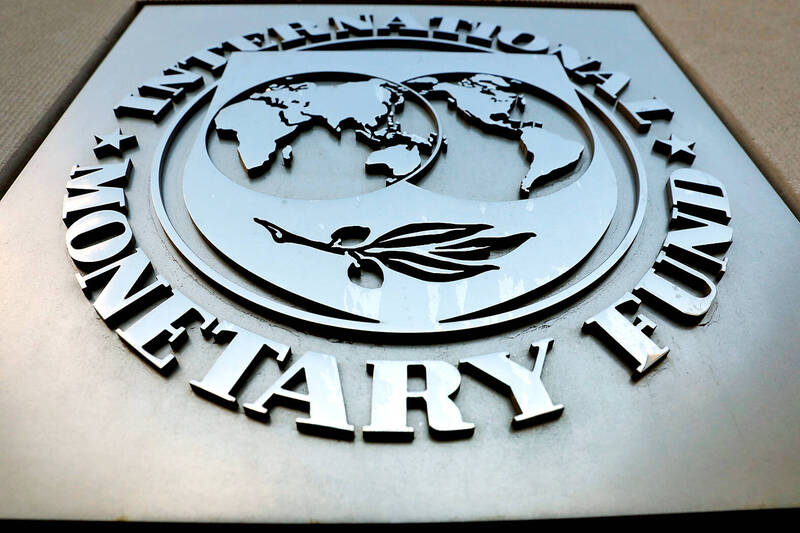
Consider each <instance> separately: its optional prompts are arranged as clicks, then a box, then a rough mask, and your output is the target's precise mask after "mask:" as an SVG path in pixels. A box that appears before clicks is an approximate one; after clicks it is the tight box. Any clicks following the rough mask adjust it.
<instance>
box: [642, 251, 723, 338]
mask: <svg viewBox="0 0 800 533" xmlns="http://www.w3.org/2000/svg"><path fill="white" fill-rule="evenodd" d="M657 272H661V273H663V274H667V275H669V276H671V277H673V278H675V279H678V280H680V281H681V282H683V283H684V284H686V285H688V286H690V287H692V288H694V289H696V290H697V291H699V292H700V293H701V294H702V296H696V295H695V294H692V293H690V292H689V291H687V290H686V289H684V288H683V287H680V286H678V285H676V284H675V283H673V282H671V281H668V280H667V279H665V278H664V277H662V276H659V275H658V274H657ZM633 293H634V294H636V295H637V296H639V297H644V296H648V297H650V299H651V301H655V302H656V303H661V304H663V305H665V306H666V307H667V309H669V310H670V311H672V312H673V313H675V314H677V316H678V318H680V319H683V320H685V321H688V322H692V323H695V322H699V321H700V319H701V318H703V315H705V314H706V313H707V312H708V310H709V308H710V307H711V304H712V303H713V302H714V298H716V296H717V287H716V286H715V285H714V282H713V281H711V280H710V279H708V277H707V276H705V275H704V274H702V273H700V272H698V271H697V270H695V269H693V268H689V267H688V266H686V265H684V264H683V263H679V262H678V261H675V260H674V259H672V258H670V257H668V256H667V254H665V253H664V252H661V253H659V254H658V258H657V259H656V261H655V264H654V265H653V268H651V269H650V270H649V271H648V272H647V274H645V275H644V277H643V278H642V280H641V281H640V282H639V283H638V285H636V287H635V288H634V289H633Z"/></svg>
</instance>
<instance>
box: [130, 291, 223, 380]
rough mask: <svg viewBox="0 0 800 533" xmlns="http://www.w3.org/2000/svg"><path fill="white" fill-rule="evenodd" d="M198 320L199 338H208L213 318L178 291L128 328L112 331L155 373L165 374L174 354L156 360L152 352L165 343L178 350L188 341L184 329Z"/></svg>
mask: <svg viewBox="0 0 800 533" xmlns="http://www.w3.org/2000/svg"><path fill="white" fill-rule="evenodd" d="M198 321H199V322H201V325H200V331H201V332H202V333H203V336H205V337H208V336H210V335H211V330H212V328H213V327H214V325H216V323H217V319H216V317H214V315H212V314H211V313H209V312H208V311H206V310H205V309H203V308H202V307H199V306H198V305H196V304H195V303H194V302H192V301H191V300H189V298H187V297H186V296H184V295H183V294H181V293H180V292H178V291H175V290H173V293H172V295H171V296H170V297H169V298H167V299H166V300H164V301H163V302H161V303H159V304H158V306H156V307H154V308H153V309H151V310H150V311H148V312H147V314H145V315H144V316H143V317H141V318H140V319H139V320H137V321H136V322H134V323H133V325H131V326H130V327H129V328H128V329H126V330H124V331H123V330H122V329H117V330H116V331H117V335H119V336H120V338H121V339H122V340H123V341H125V343H126V344H127V345H128V346H130V347H131V348H132V349H133V350H134V351H135V352H136V353H137V354H138V355H139V356H140V357H141V358H142V359H144V360H145V361H147V362H148V363H150V364H151V365H153V367H154V368H155V369H156V370H158V371H159V372H162V373H167V372H168V371H170V370H171V369H172V368H173V367H174V366H175V365H177V364H178V360H177V359H176V357H175V354H174V353H172V352H169V353H168V354H167V355H166V356H165V357H163V358H160V357H157V356H156V355H155V354H154V351H155V350H157V349H158V348H159V347H161V346H163V345H164V344H165V343H169V345H170V347H171V348H172V349H173V350H175V349H177V348H178V347H180V346H181V345H182V344H183V343H184V342H186V339H187V338H188V334H187V332H186V326H188V325H189V324H191V323H192V322H198Z"/></svg>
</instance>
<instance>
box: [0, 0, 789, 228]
mask: <svg viewBox="0 0 800 533" xmlns="http://www.w3.org/2000/svg"><path fill="white" fill-rule="evenodd" d="M156 3H157V2H156ZM215 3H220V2H219V1H217V2H215ZM441 3H448V2H447V1H446V0H442V1H441ZM462 3H464V2H462ZM522 3H523V2H515V4H522ZM526 3H527V4H531V5H535V4H537V2H526ZM547 3H548V4H553V3H554V2H547ZM556 3H562V2H556ZM570 3H574V2H563V4H565V5H569V4H570ZM590 3H594V2H581V4H584V5H585V4H590ZM596 3H597V4H599V5H602V4H603V2H596ZM635 5H636V7H637V10H638V12H639V14H640V16H642V18H643V19H644V20H645V22H647V24H648V25H649V26H650V27H651V29H652V30H653V31H654V33H655V34H656V35H657V36H658V38H659V39H661V41H662V43H664V45H665V46H666V47H667V48H668V50H670V51H671V53H672V55H673V57H674V58H675V59H676V60H677V61H678V63H679V64H680V65H681V66H682V67H683V69H684V70H685V71H687V74H689V76H690V77H691V78H692V79H693V80H694V82H695V84H696V85H697V87H698V88H699V89H700V91H701V92H702V93H703V94H704V95H705V97H706V98H707V99H708V100H709V102H710V103H711V104H712V105H713V106H714V108H715V109H716V111H717V112H718V113H719V114H720V115H721V117H722V119H723V120H724V121H725V123H726V124H727V125H728V127H729V128H730V129H731V130H732V132H733V133H734V135H735V136H736V137H737V139H738V140H739V142H740V143H741V144H742V145H743V146H744V147H745V149H746V150H747V151H748V153H749V154H750V156H751V157H752V158H753V159H754V160H755V162H756V164H757V165H758V166H759V167H760V168H761V170H762V171H763V172H764V174H765V175H766V176H767V178H768V179H769V180H770V181H771V183H772V184H773V186H774V187H775V189H776V190H777V191H778V192H779V193H780V194H781V196H782V197H783V198H784V200H785V201H786V202H787V203H788V204H789V205H790V207H791V208H792V210H793V211H794V213H795V214H796V215H798V216H800V155H799V154H798V150H797V147H796V145H797V142H798V140H800V125H799V124H800V105H798V103H797V100H798V98H797V97H798V96H800V90H798V87H797V85H798V82H800V61H798V47H799V45H800V37H798V34H797V28H798V27H800V1H796V0H639V1H638V2H635ZM136 10H137V4H136V1H135V0H24V1H23V0H16V1H15V0H0V44H2V46H0V109H2V112H3V115H2V117H3V120H2V128H0V194H2V192H4V191H5V190H6V188H7V186H8V184H9V183H10V182H11V181H12V180H13V179H14V178H15V177H16V175H17V173H18V172H19V171H20V170H21V169H22V167H23V166H24V164H25V162H26V161H27V160H28V158H29V157H30V155H31V154H32V153H33V151H35V149H36V147H37V146H38V145H39V143H40V142H41V140H42V139H43V138H44V136H45V135H46V134H47V132H48V131H49V129H50V127H51V126H52V125H53V123H54V122H55V121H56V120H57V119H58V117H59V116H60V115H61V113H62V112H63V110H64V109H65V108H66V106H67V105H68V104H69V102H70V100H71V99H72V97H73V95H74V94H75V93H77V91H78V90H80V87H81V85H82V84H83V81H84V80H85V79H86V77H87V76H88V75H89V74H91V72H92V70H93V69H94V66H95V65H97V63H98V62H99V61H100V59H102V57H103V55H104V54H105V52H106V51H107V50H108V49H109V48H110V47H111V46H112V45H113V42H114V40H115V38H116V37H117V36H118V35H119V34H120V32H122V31H123V30H124V28H125V26H126V25H127V23H128V22H129V21H130V20H131V19H132V17H133V16H134V15H135V13H136Z"/></svg>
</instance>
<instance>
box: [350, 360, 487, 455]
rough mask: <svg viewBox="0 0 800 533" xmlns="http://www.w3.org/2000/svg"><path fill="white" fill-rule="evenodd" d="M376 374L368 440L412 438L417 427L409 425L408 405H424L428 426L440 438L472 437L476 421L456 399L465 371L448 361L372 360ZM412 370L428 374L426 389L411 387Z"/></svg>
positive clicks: (369, 368) (366, 428)
mask: <svg viewBox="0 0 800 533" xmlns="http://www.w3.org/2000/svg"><path fill="white" fill-rule="evenodd" d="M367 372H368V373H370V374H372V416H371V419H370V425H368V426H364V428H363V432H364V440H372V441H386V440H390V441H394V440H398V441H410V440H412V439H413V438H414V428H412V427H410V426H408V425H407V418H406V415H407V412H408V408H409V407H412V408H423V409H425V410H426V411H427V415H428V428H429V430H430V433H431V435H432V436H433V437H434V438H438V439H456V438H464V437H470V436H472V434H473V433H474V432H475V424H471V423H468V422H464V420H463V419H462V418H461V411H459V409H458V406H457V405H456V404H455V402H454V401H453V398H455V396H456V395H457V394H458V389H459V387H460V386H461V374H460V373H459V372H458V370H457V369H456V367H454V366H453V365H451V364H450V363H446V362H444V361H417V362H412V361H368V362H367ZM409 372H412V373H415V375H420V376H421V377H424V378H425V390H423V391H413V392H412V391H409V390H408V377H409Z"/></svg>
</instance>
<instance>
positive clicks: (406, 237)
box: [254, 218, 536, 283]
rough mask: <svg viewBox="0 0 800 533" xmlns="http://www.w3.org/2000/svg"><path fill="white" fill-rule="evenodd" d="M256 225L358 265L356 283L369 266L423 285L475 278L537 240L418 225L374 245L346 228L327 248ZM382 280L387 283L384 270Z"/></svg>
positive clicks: (362, 231) (482, 228)
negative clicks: (524, 245) (408, 277)
mask: <svg viewBox="0 0 800 533" xmlns="http://www.w3.org/2000/svg"><path fill="white" fill-rule="evenodd" d="M254 220H255V222H256V223H258V224H260V225H261V226H264V227H265V228H266V229H267V230H268V231H269V232H270V234H271V235H272V238H273V240H275V242H280V243H293V244H299V245H304V246H309V247H311V248H315V249H317V250H322V251H325V252H329V253H334V254H339V255H346V256H349V257H350V258H352V260H353V263H352V264H351V266H350V268H349V269H348V274H349V275H350V278H351V280H353V281H354V283H355V282H357V279H358V277H359V276H360V272H361V271H362V270H363V268H364V267H367V266H369V269H370V270H371V271H373V272H374V271H375V269H376V268H378V265H383V267H385V268H389V269H391V270H394V271H395V272H399V273H401V274H404V275H406V276H411V277H414V278H416V279H420V280H423V281H436V282H446V281H456V280H460V279H464V278H470V277H473V276H477V275H478V274H482V273H484V272H488V271H490V270H498V269H499V268H500V267H499V266H497V265H495V264H492V263H491V262H489V260H490V259H493V258H497V257H501V256H503V255H505V254H507V253H509V252H512V251H513V250H516V249H517V248H519V247H520V246H522V244H524V243H525V242H526V241H527V240H528V239H530V238H532V237H535V236H536V234H534V233H532V232H523V233H515V234H512V235H499V236H497V235H486V233H487V232H488V231H489V230H492V229H494V227H493V226H491V225H489V224H454V223H449V222H417V223H413V224H406V225H404V226H400V227H399V228H395V229H393V230H390V231H388V232H386V233H384V234H382V235H379V236H378V237H376V238H374V239H372V240H371V241H369V242H366V239H367V238H368V237H369V234H370V230H369V228H365V227H363V226H344V227H342V228H339V229H337V230H336V231H334V232H333V233H332V234H331V240H330V242H327V243H326V242H320V241H314V240H311V239H307V238H305V237H301V236H299V235H295V234H293V233H291V232H288V231H286V230H284V229H283V228H280V227H278V226H276V225H275V224H273V223H271V222H268V221H266V220H262V219H260V218H255V219H254ZM481 234H483V235H481ZM377 274H378V277H379V278H380V279H381V280H382V278H383V273H382V272H380V269H379V268H378V273H377Z"/></svg>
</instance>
